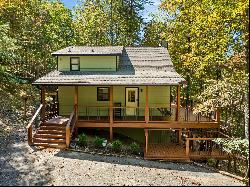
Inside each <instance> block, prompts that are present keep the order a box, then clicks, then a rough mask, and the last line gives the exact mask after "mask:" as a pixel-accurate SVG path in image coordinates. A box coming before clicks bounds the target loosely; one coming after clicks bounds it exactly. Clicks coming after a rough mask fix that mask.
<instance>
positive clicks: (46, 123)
mask: <svg viewBox="0 0 250 187" xmlns="http://www.w3.org/2000/svg"><path fill="white" fill-rule="evenodd" d="M43 125H45V126H56V127H66V125H67V123H62V124H59V123H48V122H45V123H43ZM43 125H42V126H43Z"/></svg>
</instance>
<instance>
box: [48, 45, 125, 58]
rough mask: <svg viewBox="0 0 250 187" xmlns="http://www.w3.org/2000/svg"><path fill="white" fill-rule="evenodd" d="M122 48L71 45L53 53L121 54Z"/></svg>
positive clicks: (55, 54) (68, 54)
mask: <svg viewBox="0 0 250 187" xmlns="http://www.w3.org/2000/svg"><path fill="white" fill-rule="evenodd" d="M122 49H123V47H122V46H69V47H65V48H64V49H60V50H58V51H56V52H54V53H52V55H53V56H57V55H67V56H70V55H121V54H122Z"/></svg>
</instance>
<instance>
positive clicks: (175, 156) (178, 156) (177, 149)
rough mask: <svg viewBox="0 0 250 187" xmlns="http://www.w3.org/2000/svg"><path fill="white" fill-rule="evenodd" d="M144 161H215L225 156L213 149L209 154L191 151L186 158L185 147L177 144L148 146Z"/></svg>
mask: <svg viewBox="0 0 250 187" xmlns="http://www.w3.org/2000/svg"><path fill="white" fill-rule="evenodd" d="M144 154H145V158H146V159H165V160H189V159H195V160H196V159H206V158H209V157H213V158H217V159H227V158H228V157H229V156H228V155H227V154H222V153H220V151H219V149H213V150H212V152H211V154H209V152H207V151H191V150H190V154H189V156H186V148H185V145H178V144H173V143H171V144H149V145H148V152H147V154H146V152H145V150H144Z"/></svg>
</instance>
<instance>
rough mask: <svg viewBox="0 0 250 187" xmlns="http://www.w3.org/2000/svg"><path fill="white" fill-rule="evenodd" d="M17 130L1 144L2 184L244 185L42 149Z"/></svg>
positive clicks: (201, 173)
mask: <svg viewBox="0 0 250 187" xmlns="http://www.w3.org/2000/svg"><path fill="white" fill-rule="evenodd" d="M25 134H26V131H25V130H20V131H16V133H15V134H11V135H10V136H9V138H7V140H6V141H4V140H3V139H1V145H0V168H1V170H0V185H1V186H3V185H144V186H146V185H148V186H155V185H161V186H162V185H164V186H166V185H171V186H173V185H178V186H179V185H193V186H200V185H209V186H213V185H216V186H232V185H244V184H243V183H242V182H240V181H237V180H236V179H233V178H230V177H227V176H224V175H222V174H220V173H217V172H213V171H209V170H207V169H205V168H202V167H199V166H196V165H193V164H191V163H189V164H187V163H173V162H159V161H148V160H142V159H135V158H125V157H114V156H103V155H92V154H86V153H79V152H72V151H62V150H57V149H40V150H37V149H36V148H34V147H30V146H28V145H27V141H26V137H25Z"/></svg>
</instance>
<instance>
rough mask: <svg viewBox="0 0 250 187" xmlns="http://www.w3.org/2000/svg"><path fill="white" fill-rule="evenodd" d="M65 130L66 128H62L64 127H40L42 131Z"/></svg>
mask: <svg viewBox="0 0 250 187" xmlns="http://www.w3.org/2000/svg"><path fill="white" fill-rule="evenodd" d="M65 128H66V127H62V126H47V125H41V126H40V129H41V130H42V129H44V130H46V129H48V130H49V129H51V130H65Z"/></svg>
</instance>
